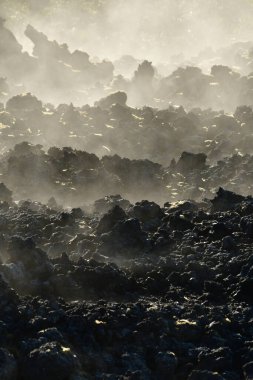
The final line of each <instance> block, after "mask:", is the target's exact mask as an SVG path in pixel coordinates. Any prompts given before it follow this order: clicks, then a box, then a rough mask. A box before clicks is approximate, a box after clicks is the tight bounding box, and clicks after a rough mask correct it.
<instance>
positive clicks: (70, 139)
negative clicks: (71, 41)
mask: <svg viewBox="0 0 253 380" xmlns="http://www.w3.org/2000/svg"><path fill="white" fill-rule="evenodd" d="M25 36H26V37H27V38H28V39H29V40H30V42H32V44H33V51H32V52H31V53H29V52H26V51H24V50H23V47H22V45H21V44H20V43H19V42H18V40H17V39H16V37H15V35H14V33H13V32H12V31H11V30H10V29H9V28H8V26H6V25H5V21H4V19H2V18H1V17H0V102H1V103H0V380H252V379H253V335H252V334H253V308H252V302H253V255H252V246H253V153H252V147H253V108H252V107H253V71H252V70H253V42H252V43H251V42H237V43H233V44H232V45H230V46H228V47H226V48H225V47H224V48H220V49H219V50H211V49H210V51H208V53H206V55H203V54H202V55H201V54H199V55H198V56H195V57H193V58H191V59H190V60H189V64H188V63H186V62H185V61H182V62H177V61H176V60H175V62H174V63H173V64H172V63H171V64H170V65H169V64H168V66H166V67H163V73H164V71H166V70H167V75H165V74H163V73H161V72H160V73H159V70H161V67H162V66H159V65H157V67H156V66H155V65H153V64H152V63H151V62H150V61H149V60H146V59H144V60H139V59H137V58H135V57H131V56H124V57H122V58H121V59H118V60H116V59H115V60H111V61H110V60H105V59H101V60H98V59H97V60H96V61H95V60H92V58H91V57H90V56H89V54H88V53H86V52H84V51H82V50H75V51H72V50H71V49H70V48H69V47H68V45H67V44H61V43H59V42H57V41H55V40H51V39H50V38H49V37H48V36H47V35H46V34H45V33H44V32H41V31H39V30H37V29H36V28H35V27H33V26H32V25H28V26H27V27H26V29H25ZM178 59H179V58H178ZM207 66H208V70H206V67H207ZM130 68H131V76H130V77H129V76H127V73H128V71H129V70H130ZM170 69H171V71H170Z"/></svg>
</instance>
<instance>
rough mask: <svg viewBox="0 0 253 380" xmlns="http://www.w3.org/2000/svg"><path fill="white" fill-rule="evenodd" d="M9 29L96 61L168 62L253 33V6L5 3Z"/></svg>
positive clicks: (207, 1)
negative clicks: (44, 37)
mask: <svg viewBox="0 0 253 380" xmlns="http://www.w3.org/2000/svg"><path fill="white" fill-rule="evenodd" d="M0 4H1V5H0V12H1V14H3V15H4V16H5V17H6V18H7V25H8V26H9V27H11V28H12V30H13V31H14V32H15V34H18V38H19V40H20V41H21V42H22V43H23V44H24V45H25V48H26V49H29V48H31V45H30V44H29V41H28V40H27V39H26V38H25V37H24V36H23V35H22V33H23V30H24V28H25V26H26V25H27V23H30V24H32V25H33V26H34V27H36V28H38V29H40V30H41V31H43V32H44V33H46V34H48V36H49V37H50V38H51V39H54V38H55V39H57V40H59V41H60V42H67V43H68V44H69V46H70V48H71V49H75V48H81V49H84V50H86V51H87V52H88V53H90V54H91V55H93V56H95V55H97V56H100V57H107V58H116V57H119V56H120V55H122V54H134V55H135V56H137V57H140V58H143V57H146V58H149V59H152V60H167V59H168V57H169V56H170V55H171V54H174V53H185V54H186V56H188V55H193V54H195V53H196V52H198V51H199V50H201V49H203V48H206V47H208V46H212V47H214V48H216V47H219V46H224V45H227V44H229V43H231V42H234V41H239V40H248V39H251V37H252V32H253V22H252V21H253V1H252V0H240V1H238V0H192V1H190V0H43V1H41V0H1V1H0Z"/></svg>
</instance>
